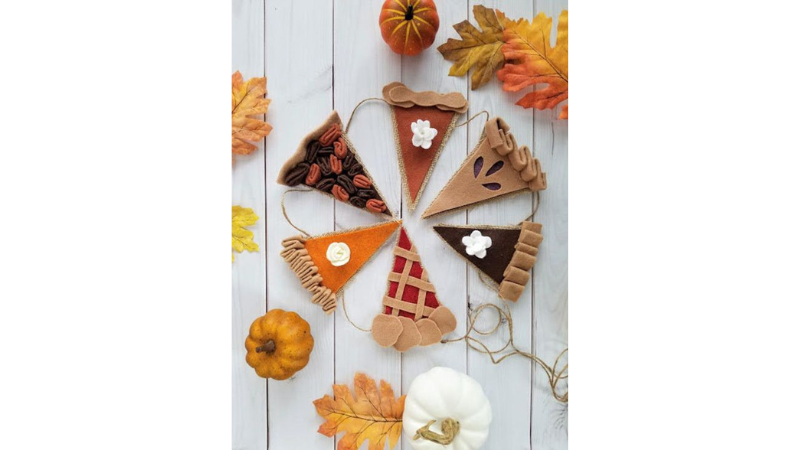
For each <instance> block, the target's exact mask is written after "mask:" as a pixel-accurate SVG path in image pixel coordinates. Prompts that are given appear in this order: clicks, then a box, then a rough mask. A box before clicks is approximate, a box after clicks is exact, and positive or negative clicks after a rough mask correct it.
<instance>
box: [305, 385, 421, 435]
mask: <svg viewBox="0 0 800 450" xmlns="http://www.w3.org/2000/svg"><path fill="white" fill-rule="evenodd" d="M353 386H354V389H353V391H354V392H355V397H354V396H353V395H352V394H351V392H350V390H349V389H348V387H347V385H345V384H334V385H333V398H331V397H330V396H328V395H326V396H324V397H322V398H319V399H317V400H314V406H315V407H316V408H317V414H319V415H320V416H322V417H324V418H325V420H326V421H325V423H323V424H322V425H320V427H319V429H318V430H317V431H318V432H319V433H322V434H324V435H325V436H331V437H332V436H334V435H335V434H337V433H341V432H344V433H345V435H344V436H343V437H342V438H341V439H340V440H339V445H338V446H337V447H336V448H337V449H338V450H357V449H358V448H359V447H361V444H363V443H364V442H365V441H369V450H383V449H384V446H385V444H386V441H387V439H388V441H389V448H390V449H391V448H394V446H395V445H397V441H398V440H399V439H400V433H401V432H402V431H403V410H404V407H405V401H406V396H405V395H403V396H401V397H400V398H398V399H397V400H395V398H394V391H393V390H392V386H391V385H390V384H389V383H387V382H385V381H383V380H381V387H380V391H378V387H377V386H376V385H375V380H373V379H372V378H370V377H368V376H367V375H364V374H363V373H357V374H356V376H355V378H354V380H353Z"/></svg>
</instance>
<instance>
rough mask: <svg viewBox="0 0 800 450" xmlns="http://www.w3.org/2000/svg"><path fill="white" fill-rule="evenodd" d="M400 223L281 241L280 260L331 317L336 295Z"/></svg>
mask: <svg viewBox="0 0 800 450" xmlns="http://www.w3.org/2000/svg"><path fill="white" fill-rule="evenodd" d="M400 223H401V222H400V221H394V222H386V223H382V224H379V225H373V226H369V227H363V228H354V229H351V230H346V231H340V232H336V233H328V234H323V235H320V236H313V237H304V236H300V235H298V236H292V237H290V238H287V239H284V240H283V242H282V243H281V245H283V250H282V251H281V257H283V259H284V260H285V261H286V263H287V264H289V267H291V269H292V271H294V273H295V275H296V276H297V278H298V279H299V280H300V282H301V283H302V285H303V287H304V288H305V289H306V290H307V291H309V292H310V293H311V294H312V297H311V301H312V302H313V303H316V304H318V305H320V306H321V307H322V310H323V311H325V312H326V313H328V314H330V313H332V312H333V310H334V309H335V308H336V293H337V292H339V291H340V290H341V289H342V288H343V287H344V286H345V285H346V284H347V282H348V281H349V280H350V279H351V278H352V277H353V275H355V274H356V272H358V271H359V269H361V267H362V266H363V265H364V264H365V263H366V262H367V261H369V259H370V258H372V256H373V255H374V254H375V252H377V251H378V249H379V248H380V247H381V246H382V245H383V244H384V243H385V242H386V240H388V239H389V237H390V236H391V235H392V234H394V232H395V231H396V230H397V227H398V226H400Z"/></svg>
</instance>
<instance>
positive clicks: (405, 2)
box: [380, 0, 439, 56]
mask: <svg viewBox="0 0 800 450" xmlns="http://www.w3.org/2000/svg"><path fill="white" fill-rule="evenodd" d="M380 24H381V35H383V40H384V41H386V43H387V44H389V47H390V48H391V49H392V51H394V52H395V53H399V54H401V55H409V56H414V55H416V54H418V53H419V52H421V51H423V50H425V49H426V48H428V47H430V46H431V44H433V40H434V39H435V38H436V32H437V31H438V30H439V13H437V12H436V4H435V3H433V0H386V2H384V4H383V7H382V8H381V17H380Z"/></svg>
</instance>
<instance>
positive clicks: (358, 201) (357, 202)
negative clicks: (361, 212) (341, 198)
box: [350, 197, 367, 208]
mask: <svg viewBox="0 0 800 450" xmlns="http://www.w3.org/2000/svg"><path fill="white" fill-rule="evenodd" d="M350 204H351V205H353V206H355V207H356V208H363V207H365V206H367V201H366V200H364V199H363V198H361V197H350Z"/></svg>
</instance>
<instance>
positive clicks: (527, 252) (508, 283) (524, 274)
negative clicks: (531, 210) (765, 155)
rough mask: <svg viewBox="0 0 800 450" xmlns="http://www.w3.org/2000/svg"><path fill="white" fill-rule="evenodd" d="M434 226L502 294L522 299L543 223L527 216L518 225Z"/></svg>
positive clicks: (511, 298) (504, 296)
mask: <svg viewBox="0 0 800 450" xmlns="http://www.w3.org/2000/svg"><path fill="white" fill-rule="evenodd" d="M433 229H434V230H435V231H436V232H437V233H438V234H439V236H440V237H441V238H442V239H443V240H444V241H445V242H446V243H447V244H448V245H449V246H450V247H452V248H453V250H455V251H456V252H457V253H458V254H459V255H461V256H462V257H464V259H466V260H467V261H468V262H469V263H470V264H472V266H473V267H475V268H476V269H478V270H480V271H481V272H483V273H484V274H486V276H488V277H489V279H491V280H492V281H493V282H494V283H495V284H496V285H497V287H498V290H499V295H500V297H501V298H504V299H506V300H513V301H517V300H519V297H520V296H521V295H522V292H523V291H524V290H525V285H527V284H528V280H530V272H529V271H530V270H531V268H532V267H533V265H534V264H535V263H536V255H538V253H539V245H540V244H541V243H542V239H543V237H542V224H540V223H533V222H531V221H527V220H526V221H525V222H522V223H521V224H520V225H518V226H515V227H496V226H492V225H436V226H434V227H433Z"/></svg>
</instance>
